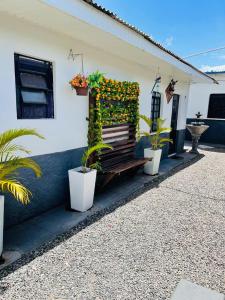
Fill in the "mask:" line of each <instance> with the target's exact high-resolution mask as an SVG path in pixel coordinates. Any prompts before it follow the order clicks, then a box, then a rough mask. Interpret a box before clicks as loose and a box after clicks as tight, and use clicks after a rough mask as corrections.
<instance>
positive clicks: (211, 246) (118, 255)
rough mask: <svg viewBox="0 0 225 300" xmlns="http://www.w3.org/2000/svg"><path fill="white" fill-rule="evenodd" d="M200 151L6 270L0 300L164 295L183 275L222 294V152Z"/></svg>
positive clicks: (159, 299) (156, 299)
mask: <svg viewBox="0 0 225 300" xmlns="http://www.w3.org/2000/svg"><path fill="white" fill-rule="evenodd" d="M201 152H202V153H203V154H204V155H205V157H203V158H202V159H201V160H199V161H198V162H196V163H195V164H192V165H191V166H189V167H188V168H185V169H183V170H182V171H180V172H178V173H176V174H174V175H173V176H171V177H169V178H168V179H166V180H164V181H163V182H161V183H160V184H159V185H156V186H155V187H153V188H152V189H150V190H149V191H145V192H144V193H143V194H142V195H140V196H138V197H136V198H135V199H133V200H132V201H130V202H128V203H127V204H126V205H123V206H121V207H118V208H117V209H116V210H115V211H113V212H112V213H110V214H107V215H105V216H104V217H102V218H101V219H99V220H98V221H96V222H95V223H93V224H91V225H90V226H88V227H86V228H85V229H83V230H81V231H79V232H77V231H74V234H70V235H69V236H68V238H67V239H65V237H62V239H61V243H60V239H58V241H57V242H55V244H54V243H52V244H51V246H52V247H53V246H55V247H53V248H52V249H49V248H48V247H47V246H45V247H44V248H43V249H42V250H41V252H40V253H39V256H38V257H36V258H35V259H33V260H32V261H30V262H28V263H26V264H24V265H23V266H22V262H20V263H21V266H20V265H18V269H17V270H14V272H11V273H9V274H7V272H6V273H5V274H4V272H3V273H2V276H5V277H2V279H1V281H0V299H7V300H11V299H13V300H14V299H15V300H17V299H18V300H19V299H21V300H22V299H23V300H25V299H34V300H45V299H61V300H62V299H69V300H70V299H82V300H83V299H84V300H86V299H87V300H88V299H150V300H165V299H170V297H171V295H172V293H173V291H174V290H175V288H176V286H177V284H178V282H179V281H180V280H181V279H187V280H190V281H191V282H194V283H196V284H199V285H201V286H204V287H207V288H211V289H213V290H216V291H218V292H221V293H225V271H224V270H225V251H224V250H225V189H224V187H225V150H224V149H214V148H213V149H205V148H204V150H201ZM190 300H191V299H190Z"/></svg>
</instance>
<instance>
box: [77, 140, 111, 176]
mask: <svg viewBox="0 0 225 300" xmlns="http://www.w3.org/2000/svg"><path fill="white" fill-rule="evenodd" d="M102 149H113V148H112V146H110V145H108V144H103V143H98V144H97V145H95V146H92V147H89V148H88V149H87V150H86V151H85V152H84V154H83V156H82V158H81V165H82V172H83V173H87V172H88V169H89V168H90V169H97V170H100V169H101V165H100V162H99V161H97V162H95V163H93V164H89V161H90V157H91V155H92V154H93V153H94V152H99V151H101V150H102Z"/></svg>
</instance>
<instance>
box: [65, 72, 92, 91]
mask: <svg viewBox="0 0 225 300" xmlns="http://www.w3.org/2000/svg"><path fill="white" fill-rule="evenodd" d="M69 83H70V85H71V87H72V89H75V90H76V93H77V95H78V96H87V95H88V82H87V77H85V76H84V75H81V74H78V75H76V76H75V77H74V78H73V79H72V80H71V81H70V82H69Z"/></svg>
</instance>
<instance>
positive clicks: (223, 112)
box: [208, 94, 225, 119]
mask: <svg viewBox="0 0 225 300" xmlns="http://www.w3.org/2000/svg"><path fill="white" fill-rule="evenodd" d="M208 118H217V119H225V94H211V95H210V98H209V108H208Z"/></svg>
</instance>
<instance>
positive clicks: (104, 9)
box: [82, 0, 218, 84]
mask: <svg viewBox="0 0 225 300" xmlns="http://www.w3.org/2000/svg"><path fill="white" fill-rule="evenodd" d="M82 1H84V2H85V3H87V4H89V5H91V6H92V7H94V8H95V9H97V10H98V11H101V12H102V13H104V14H105V15H107V16H109V17H111V18H112V19H114V20H115V21H117V22H118V23H120V24H122V25H124V26H126V27H127V28H129V29H131V30H133V31H134V32H136V33H138V34H139V35H141V36H142V37H143V38H144V39H146V40H147V41H148V42H150V43H151V44H153V45H154V46H156V47H158V48H159V49H161V50H162V51H164V52H166V53H167V54H169V55H171V56H172V57H174V58H176V59H177V60H179V61H180V62H182V63H183V64H185V65H187V66H189V67H190V68H192V69H193V70H195V71H196V72H198V73H199V74H201V75H203V76H205V77H207V78H208V79H211V80H212V81H213V82H214V83H216V84H218V82H217V80H215V79H214V78H212V77H210V76H209V75H207V73H204V72H202V71H201V70H199V69H198V68H196V67H195V66H193V65H192V64H190V63H189V62H187V61H185V60H184V59H183V58H181V57H179V56H178V55H177V54H175V53H173V52H172V51H170V50H168V49H166V48H165V47H163V46H162V45H161V44H159V43H158V42H156V41H154V40H153V39H152V38H151V37H150V36H149V35H148V34H146V33H145V32H143V31H141V30H139V29H138V28H137V27H135V26H133V25H131V24H129V23H127V22H126V21H124V20H122V19H120V18H119V17H118V16H117V15H116V14H115V13H113V12H112V11H110V10H108V9H106V8H104V7H102V6H101V5H99V4H97V3H95V2H94V1H93V0H82Z"/></svg>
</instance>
